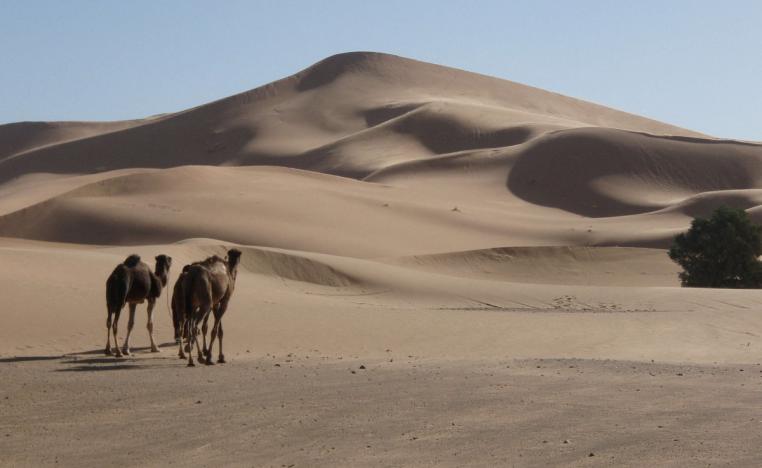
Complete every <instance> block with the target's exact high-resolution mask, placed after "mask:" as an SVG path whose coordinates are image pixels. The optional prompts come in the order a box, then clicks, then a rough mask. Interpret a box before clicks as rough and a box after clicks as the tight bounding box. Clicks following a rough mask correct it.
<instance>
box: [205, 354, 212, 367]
mask: <svg viewBox="0 0 762 468" xmlns="http://www.w3.org/2000/svg"><path fill="white" fill-rule="evenodd" d="M204 364H206V365H207V366H213V365H214V361H212V358H210V357H209V356H207V358H206V360H205V361H204Z"/></svg>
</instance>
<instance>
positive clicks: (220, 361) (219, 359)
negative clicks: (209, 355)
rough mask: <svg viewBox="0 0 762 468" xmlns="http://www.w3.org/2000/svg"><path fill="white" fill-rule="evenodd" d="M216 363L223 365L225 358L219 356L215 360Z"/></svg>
mask: <svg viewBox="0 0 762 468" xmlns="http://www.w3.org/2000/svg"><path fill="white" fill-rule="evenodd" d="M217 362H218V363H220V364H225V363H226V362H227V361H226V360H225V356H220V357H218V358H217Z"/></svg>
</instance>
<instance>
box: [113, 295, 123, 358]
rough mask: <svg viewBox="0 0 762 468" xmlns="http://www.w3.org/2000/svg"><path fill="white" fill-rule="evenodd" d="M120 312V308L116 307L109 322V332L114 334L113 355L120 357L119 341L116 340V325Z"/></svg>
mask: <svg viewBox="0 0 762 468" xmlns="http://www.w3.org/2000/svg"><path fill="white" fill-rule="evenodd" d="M121 314H122V308H121V307H120V308H118V309H116V310H115V311H114V321H113V322H112V324H111V332H112V333H113V334H114V356H116V357H122V350H121V349H119V341H118V340H117V333H116V330H117V326H118V325H119V316H120V315H121Z"/></svg>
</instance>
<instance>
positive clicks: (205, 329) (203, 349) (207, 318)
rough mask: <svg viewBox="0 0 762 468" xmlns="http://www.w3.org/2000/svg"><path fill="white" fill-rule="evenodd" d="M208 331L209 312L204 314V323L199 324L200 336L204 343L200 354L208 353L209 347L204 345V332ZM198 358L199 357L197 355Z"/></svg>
mask: <svg viewBox="0 0 762 468" xmlns="http://www.w3.org/2000/svg"><path fill="white" fill-rule="evenodd" d="M207 331H209V314H206V315H205V316H204V323H203V324H202V325H201V337H202V341H203V343H204V347H203V348H202V349H201V354H202V355H204V356H206V355H207V354H209V348H207V347H206V332H207ZM199 359H201V358H200V357H199Z"/></svg>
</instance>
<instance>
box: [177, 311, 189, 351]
mask: <svg viewBox="0 0 762 468" xmlns="http://www.w3.org/2000/svg"><path fill="white" fill-rule="evenodd" d="M186 322H187V321H186V320H185V319H183V320H180V342H179V343H178V347H179V348H180V352H178V353H177V357H179V358H180V359H185V353H184V352H183V348H184V347H185V344H184V343H183V338H184V337H185V336H187V334H186V331H185V324H186Z"/></svg>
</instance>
